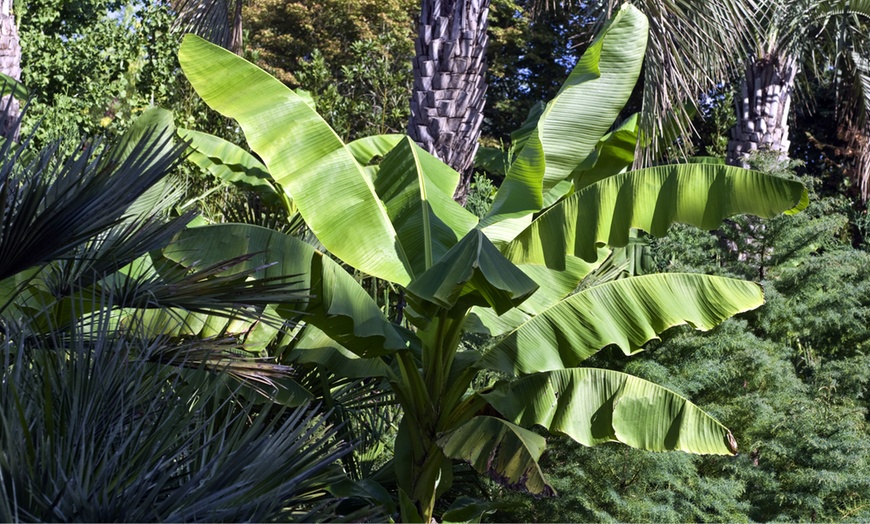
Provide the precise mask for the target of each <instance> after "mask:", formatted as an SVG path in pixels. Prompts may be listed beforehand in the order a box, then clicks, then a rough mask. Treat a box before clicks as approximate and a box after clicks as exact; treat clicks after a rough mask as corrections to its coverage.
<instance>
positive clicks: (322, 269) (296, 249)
mask: <svg viewBox="0 0 870 524" xmlns="http://www.w3.org/2000/svg"><path fill="white" fill-rule="evenodd" d="M163 254H164V256H165V257H167V258H169V259H170V260H173V261H175V262H179V263H184V264H188V265H189V264H191V263H193V262H195V261H198V262H199V263H200V264H209V263H220V262H222V261H224V260H226V259H227V258H228V257H231V256H234V255H238V254H252V255H250V258H249V260H247V261H246V262H245V263H244V264H239V265H237V266H233V267H232V268H231V270H232V271H234V272H236V271H242V270H247V269H256V271H255V272H254V273H253V275H254V276H256V277H257V278H270V277H277V276H286V275H298V279H297V280H298V281H299V286H300V287H302V288H303V289H307V290H308V292H309V293H310V294H311V296H310V298H308V299H306V300H303V301H297V302H293V303H285V304H281V305H280V307H278V313H279V314H281V315H283V316H285V317H288V318H295V317H296V316H297V313H296V312H297V311H300V312H304V313H305V315H304V316H303V317H302V320H305V322H307V323H309V324H313V325H315V326H317V327H319V328H320V329H322V330H323V331H324V332H325V333H327V334H328V335H329V336H330V337H331V338H333V339H334V340H336V341H337V342H338V343H340V344H341V345H342V346H344V347H346V348H347V349H349V350H351V351H353V352H354V353H356V354H358V355H361V356H373V355H379V354H384V353H386V352H388V351H391V350H398V349H404V348H406V342H405V340H404V339H403V337H402V336H401V335H399V333H398V332H397V331H396V329H395V328H394V327H393V325H392V324H391V323H390V322H389V321H388V320H387V319H386V318H385V317H384V316H383V314H382V313H381V310H380V308H378V306H377V304H375V303H374V301H373V300H372V299H371V297H369V295H368V294H367V293H366V291H365V290H364V289H363V288H362V287H360V285H359V284H358V283H357V282H356V280H354V278H353V277H352V276H351V275H349V274H348V273H347V272H346V271H345V270H344V269H343V268H342V267H341V266H339V265H338V264H336V263H335V262H333V261H332V260H331V259H329V258H327V257H324V256H323V254H322V253H320V252H318V251H316V250H315V249H314V248H312V247H311V246H310V245H308V244H306V243H304V242H302V241H300V240H297V239H295V238H293V237H290V236H288V235H285V234H283V233H280V232H277V231H274V230H271V229H266V228H263V227H259V226H254V225H249V224H215V225H211V226H205V227H196V228H189V229H187V230H185V231H183V232H181V234H179V235H178V237H176V239H175V241H174V242H173V243H172V245H170V246H169V247H167V248H166V249H165V250H164V252H163Z"/></svg>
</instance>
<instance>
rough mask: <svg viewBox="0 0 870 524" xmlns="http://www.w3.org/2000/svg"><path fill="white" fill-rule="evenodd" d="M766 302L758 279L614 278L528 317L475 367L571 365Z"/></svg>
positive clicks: (512, 369)
mask: <svg viewBox="0 0 870 524" xmlns="http://www.w3.org/2000/svg"><path fill="white" fill-rule="evenodd" d="M763 303H764V296H763V294H762V291H761V287H760V286H759V285H758V284H755V283H752V282H746V281H743V280H736V279H732V278H724V277H714V276H710V275H700V274H681V273H662V274H655V275H645V276H640V277H632V278H626V279H622V280H616V281H613V282H608V283H606V284H601V285H599V286H595V287H591V288H588V289H585V290H583V291H581V292H580V293H577V294H576V295H572V296H570V297H568V298H567V299H565V300H563V301H561V302H559V303H557V304H556V305H554V306H552V307H550V308H549V309H547V310H546V311H544V312H542V313H541V314H539V315H537V316H535V317H533V318H531V319H530V320H528V321H527V322H526V323H524V324H522V325H520V326H519V327H518V328H516V329H515V330H514V331H512V332H510V333H509V334H508V335H507V336H505V337H504V338H503V339H502V340H500V341H499V343H498V344H496V345H495V346H494V347H493V348H492V349H490V350H489V351H487V352H486V354H485V355H484V356H483V358H482V359H481V360H480V361H479V363H478V366H479V367H483V368H488V369H495V370H500V371H504V372H507V373H516V374H525V373H535V372H539V371H549V370H555V369H565V368H572V367H575V366H577V365H578V364H579V363H580V362H582V361H583V360H584V359H586V358H587V357H589V356H591V355H593V354H595V353H596V352H597V351H598V350H600V349H601V348H603V347H605V346H608V345H610V344H616V345H618V346H619V347H620V349H622V350H623V351H624V352H625V353H626V354H631V353H632V352H635V351H637V350H638V349H639V348H640V347H641V346H643V344H645V343H646V342H648V341H649V340H652V339H654V338H657V335H658V333H661V332H662V331H664V330H666V329H668V328H670V327H673V326H678V325H681V324H689V325H691V326H693V327H695V328H697V329H703V330H707V329H711V328H712V327H714V326H716V325H717V324H719V323H720V322H722V321H723V320H725V319H727V318H728V317H730V316H732V315H735V314H737V313H740V312H743V311H748V310H750V309H754V308H756V307H758V306H760V305H762V304H763Z"/></svg>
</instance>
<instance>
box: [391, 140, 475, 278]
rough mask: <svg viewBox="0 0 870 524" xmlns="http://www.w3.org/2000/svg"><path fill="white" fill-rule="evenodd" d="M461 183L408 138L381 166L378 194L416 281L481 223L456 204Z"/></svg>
mask: <svg viewBox="0 0 870 524" xmlns="http://www.w3.org/2000/svg"><path fill="white" fill-rule="evenodd" d="M458 183H459V173H457V172H456V171H454V170H453V169H451V168H450V167H449V166H447V165H446V164H444V163H443V162H441V161H440V160H438V159H437V158H435V157H434V156H432V155H431V154H429V153H427V152H426V151H424V150H423V149H421V148H420V146H418V145H417V144H415V143H414V142H412V141H411V139H410V138H407V137H405V138H403V139H402V140H401V141H400V142H399V143H398V144H397V145H396V146H395V147H394V148H393V149H392V151H390V152H389V154H387V156H386V157H385V158H384V160H383V162H381V165H380V170H379V171H378V174H377V177H376V178H375V180H374V185H375V191H377V194H378V196H379V197H380V199H381V200H382V201H383V202H384V205H385V206H386V210H387V215H388V216H389V218H390V220H391V222H392V223H393V227H394V228H395V230H396V235H397V237H398V242H399V244H401V246H402V250H403V252H404V253H406V255H407V260H408V264H409V269H410V271H411V274H412V275H414V276H415V277H416V276H419V275H422V274H423V273H424V272H425V271H426V270H427V269H429V268H430V267H432V264H433V263H435V262H437V261H438V260H441V258H442V257H443V256H444V254H445V253H447V251H448V250H449V249H450V248H451V247H453V246H454V245H456V242H457V241H458V240H459V239H460V238H462V237H463V236H465V234H466V233H468V232H469V231H470V230H471V229H472V228H474V226H476V225H477V217H476V216H474V215H473V214H471V213H469V212H468V211H466V210H465V208H463V207H462V206H461V205H459V204H457V203H456V202H455V201H454V200H453V193H454V192H455V191H456V185H457V184H458Z"/></svg>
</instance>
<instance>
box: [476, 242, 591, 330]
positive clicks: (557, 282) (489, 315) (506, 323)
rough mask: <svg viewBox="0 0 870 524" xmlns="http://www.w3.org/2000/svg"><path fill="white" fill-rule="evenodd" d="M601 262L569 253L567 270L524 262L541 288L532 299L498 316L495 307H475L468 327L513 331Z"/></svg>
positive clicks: (560, 296) (573, 287) (563, 295)
mask: <svg viewBox="0 0 870 524" xmlns="http://www.w3.org/2000/svg"><path fill="white" fill-rule="evenodd" d="M605 258H606V257H605V256H601V257H599V262H598V263H595V264H589V263H588V262H585V261H583V260H581V259H579V258H577V257H572V256H569V257H568V258H567V263H566V267H565V270H564V271H556V270H553V269H550V268H548V267H546V266H536V265H532V264H520V265H518V266H517V267H518V268H520V270H522V272H523V273H525V274H526V275H527V276H528V277H529V278H531V279H532V280H533V281H535V282H536V283H537V284H538V285H539V286H540V287H539V288H538V290H537V291H535V292H534V293H533V294H532V295H531V296H530V297H529V298H527V299H526V300H525V301H523V303H522V304H519V305H518V306H516V307H515V308H513V309H511V310H509V311H507V312H505V313H504V314H502V315H498V314H497V313H496V312H495V311H493V310H492V309H491V308H487V307H481V306H475V307H473V308H472V309H471V313H470V315H469V318H468V319H467V320H466V322H465V329H466V330H467V331H470V332H473V333H485V334H488V335H490V336H498V335H503V334H504V333H507V332H508V331H512V330H513V329H515V328H516V327H517V326H519V325H520V324H523V323H525V322H527V321H528V320H530V319H531V318H532V317H533V316H535V315H537V314H538V313H541V312H542V311H544V310H546V309H547V308H549V307H550V306H552V305H553V304H555V303H557V302H558V301H560V300H562V299H563V298H565V297H566V296H568V295H569V294H570V293H571V292H573V291H574V290H575V289H576V288H577V286H578V285H579V284H580V281H582V280H583V279H584V278H585V277H586V275H588V274H589V273H590V272H591V271H593V270H594V269H595V268H596V267H598V266H599V265H600V262H602V261H604V259H605Z"/></svg>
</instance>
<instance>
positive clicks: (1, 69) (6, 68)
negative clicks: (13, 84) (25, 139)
mask: <svg viewBox="0 0 870 524" xmlns="http://www.w3.org/2000/svg"><path fill="white" fill-rule="evenodd" d="M12 2H13V0H0V73H3V74H5V75H7V76H10V77H12V78H14V79H16V80H19V79H20V78H21V44H20V43H19V41H18V26H17V25H16V24H15V15H14V14H13V13H12ZM7 105H8V106H9V109H8V111H6V112H5V113H4V114H3V119H2V121H0V136H3V137H5V138H11V139H12V140H16V141H17V140H18V114H19V104H18V101H17V100H15V98H13V97H11V96H8V97H4V98H3V99H2V100H0V107H3V108H5V107H6V106H7Z"/></svg>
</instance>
